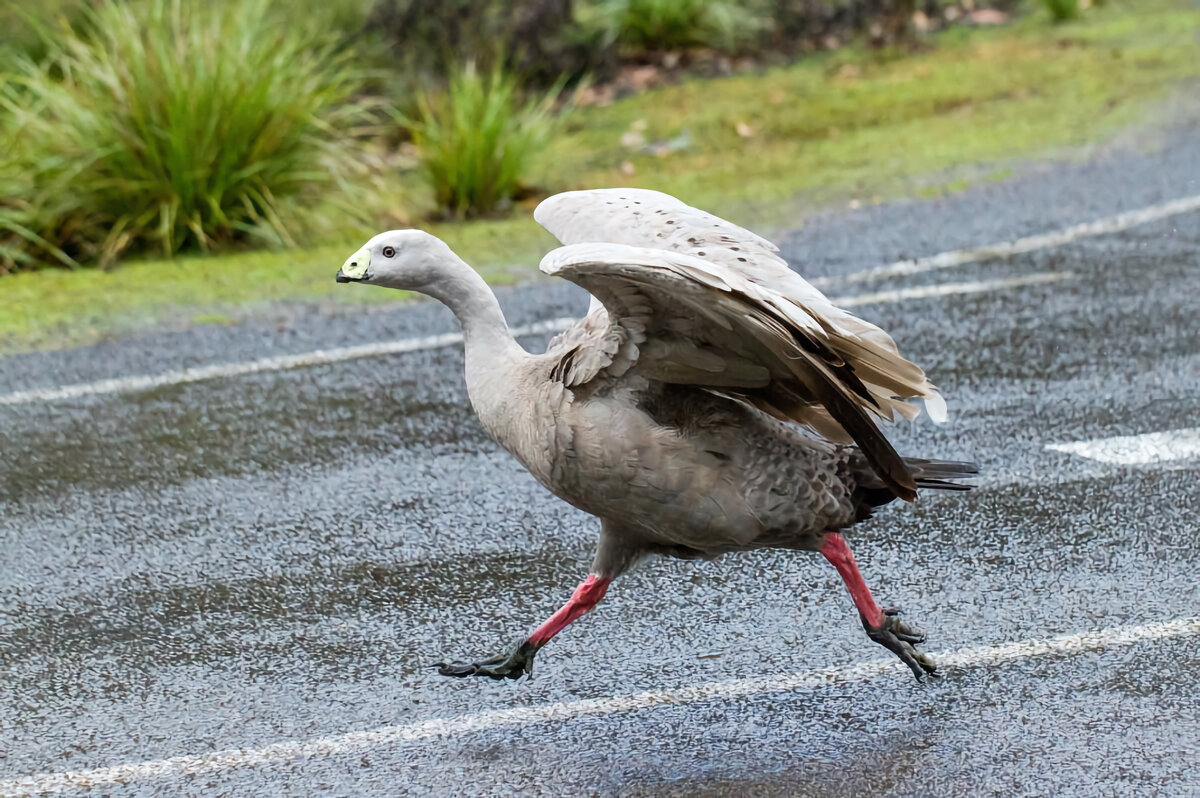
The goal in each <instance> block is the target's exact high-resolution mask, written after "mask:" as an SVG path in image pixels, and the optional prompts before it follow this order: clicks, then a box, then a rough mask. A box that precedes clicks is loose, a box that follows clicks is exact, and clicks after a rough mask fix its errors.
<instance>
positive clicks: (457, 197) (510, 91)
mask: <svg viewBox="0 0 1200 798" xmlns="http://www.w3.org/2000/svg"><path fill="white" fill-rule="evenodd" d="M559 88H560V87H556V88H554V89H552V90H550V91H549V92H546V93H545V94H544V95H543V96H542V97H533V98H525V97H522V95H521V91H520V87H519V86H518V85H517V76H516V75H515V73H512V72H510V71H508V70H507V69H505V68H504V67H503V66H501V65H496V66H493V67H491V68H490V69H488V70H484V71H480V70H478V69H476V67H475V64H474V63H468V64H466V65H465V66H463V67H460V68H459V70H458V71H457V72H455V73H453V74H452V75H451V76H450V81H449V85H448V86H447V87H446V89H445V90H444V91H443V92H442V93H440V94H433V95H426V96H424V97H422V98H421V100H420V102H419V103H418V114H417V117H416V118H415V119H413V120H411V121H409V122H408V123H407V124H406V127H408V128H409V130H410V131H411V132H412V138H413V143H414V144H415V145H416V146H417V147H418V148H419V150H420V153H421V174H422V175H423V176H424V178H425V180H426V181H427V183H428V185H429V187H430V188H431V189H432V191H433V196H434V202H435V203H436V204H437V207H438V209H439V210H440V211H442V212H444V213H445V214H446V215H447V216H450V217H454V218H459V219H462V218H466V217H471V216H480V215H484V214H488V213H491V212H493V211H495V210H496V209H497V208H498V207H501V206H502V205H504V204H506V203H508V202H509V201H510V200H511V199H512V198H513V196H514V195H515V194H516V193H517V192H518V190H519V189H520V188H521V187H522V181H524V180H525V179H526V178H527V177H528V173H529V170H530V168H531V166H532V164H533V162H534V161H535V159H536V158H538V157H540V156H541V155H542V154H543V152H544V151H545V149H546V145H547V143H548V142H549V141H550V139H551V137H552V136H553V135H554V133H555V132H556V131H557V129H558V127H559V117H558V116H555V115H554V113H553V110H554V100H555V98H556V97H557V95H558V89H559Z"/></svg>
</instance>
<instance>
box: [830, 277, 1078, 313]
mask: <svg viewBox="0 0 1200 798" xmlns="http://www.w3.org/2000/svg"><path fill="white" fill-rule="evenodd" d="M1074 276H1075V275H1074V274H1073V273H1071V272H1038V273H1037V274H1031V275H1028V276H1027V277H1006V278H1003V279H1000V280H971V281H969V282H964V283H941V284H939V285H922V286H918V287H916V288H897V289H895V290H893V291H877V292H875V293H873V294H859V295H858V296H847V297H835V298H834V299H833V304H835V305H840V306H841V307H844V308H852V307H856V306H858V305H877V304H882V303H885V302H899V301H901V300H904V299H924V298H925V297H931V296H952V295H955V294H978V293H983V292H986V291H997V290H1001V289H1005V288H1017V287H1019V286H1022V285H1037V284H1039V283H1054V282H1058V281H1059V280H1069V279H1070V278H1072V277H1074Z"/></svg>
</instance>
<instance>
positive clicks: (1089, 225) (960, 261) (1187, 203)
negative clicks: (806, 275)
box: [809, 195, 1200, 287]
mask: <svg viewBox="0 0 1200 798" xmlns="http://www.w3.org/2000/svg"><path fill="white" fill-rule="evenodd" d="M1197 210H1200V195H1197V196H1193V197H1181V198H1179V199H1176V200H1171V201H1169V202H1163V203H1159V204H1158V205H1151V206H1149V207H1148V208H1141V209H1139V210H1136V211H1126V212H1125V213H1118V214H1117V215H1116V216H1108V217H1105V218H1103V219H1097V220H1095V221H1094V222H1083V223H1082V224H1076V225H1072V226H1070V227H1067V228H1065V229H1063V230H1056V231H1054V232H1051V233H1040V234H1038V235H1033V236H1025V237H1024V238H1018V239H1016V240H1014V241H1005V242H1003V243H1000V244H988V245H987V246H982V247H976V248H969V249H956V250H952V251H950V252H942V253H940V254H938V255H931V256H929V257H927V258H916V259H915V260H900V261H896V262H895V263H889V264H888V265H887V266H879V267H877V268H874V269H866V270H864V271H861V272H855V273H853V274H847V275H835V276H831V277H818V278H814V279H811V280H809V282H810V283H812V284H813V285H816V286H818V287H824V286H830V285H840V284H844V283H860V282H863V281H864V280H876V279H879V278H880V277H904V276H907V275H910V274H920V273H921V272H928V271H933V270H935V269H948V268H951V267H953V266H965V265H966V264H968V263H978V262H980V261H985V260H992V259H994V258H1007V257H1011V256H1013V255H1020V254H1022V253H1025V252H1035V251H1037V250H1039V249H1049V248H1051V247H1061V246H1063V245H1064V244H1070V243H1071V242H1072V241H1078V240H1079V239H1081V238H1092V237H1094V236H1103V235H1111V234H1112V233H1119V232H1121V231H1123V230H1128V229H1130V228H1132V227H1138V226H1140V225H1143V224H1148V223H1150V222H1157V221H1160V220H1162V219H1169V218H1170V217H1172V216H1178V215H1180V214H1183V213H1190V212H1192V211H1197Z"/></svg>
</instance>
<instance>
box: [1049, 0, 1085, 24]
mask: <svg viewBox="0 0 1200 798" xmlns="http://www.w3.org/2000/svg"><path fill="white" fill-rule="evenodd" d="M1041 3H1042V7H1043V8H1045V9H1046V11H1048V12H1049V13H1050V18H1051V19H1053V20H1054V21H1055V22H1066V21H1068V20H1072V19H1075V18H1076V17H1078V16H1079V12H1080V10H1081V9H1080V7H1079V0H1041Z"/></svg>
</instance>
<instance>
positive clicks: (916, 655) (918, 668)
mask: <svg viewBox="0 0 1200 798" xmlns="http://www.w3.org/2000/svg"><path fill="white" fill-rule="evenodd" d="M863 628H864V629H866V630H867V636H868V637H870V638H871V639H872V640H874V641H875V642H876V643H878V644H879V645H881V646H883V647H884V648H886V649H887V650H888V651H891V652H892V653H893V654H895V655H896V656H897V657H899V658H900V661H901V662H903V663H904V664H905V665H907V666H908V667H909V670H911V671H912V672H913V676H916V677H917V681H918V682H920V681H924V679H925V677H926V676H937V663H935V662H934V661H933V658H932V657H930V656H929V655H928V654H926V653H924V652H922V651H917V649H916V648H915V646H916V644H918V643H923V642H925V633H924V632H922V631H921V630H920V629H913V628H910V627H909V626H907V625H905V624H904V622H902V621H901V620H900V610H895V609H888V610H884V611H883V623H882V624H880V625H879V626H871V625H870V624H868V623H867V621H866V619H865V618H864V619H863Z"/></svg>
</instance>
